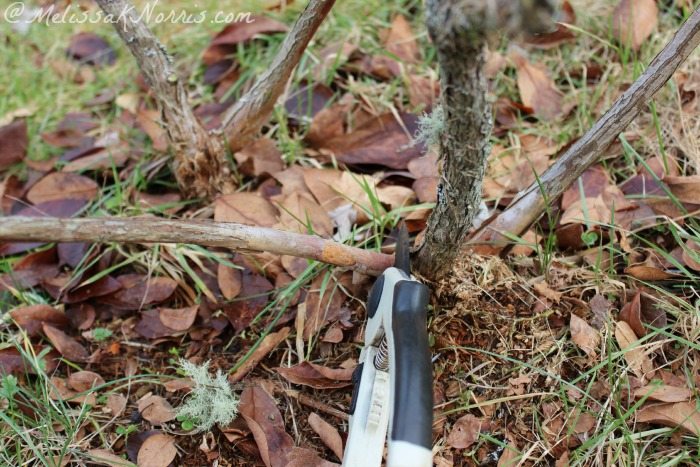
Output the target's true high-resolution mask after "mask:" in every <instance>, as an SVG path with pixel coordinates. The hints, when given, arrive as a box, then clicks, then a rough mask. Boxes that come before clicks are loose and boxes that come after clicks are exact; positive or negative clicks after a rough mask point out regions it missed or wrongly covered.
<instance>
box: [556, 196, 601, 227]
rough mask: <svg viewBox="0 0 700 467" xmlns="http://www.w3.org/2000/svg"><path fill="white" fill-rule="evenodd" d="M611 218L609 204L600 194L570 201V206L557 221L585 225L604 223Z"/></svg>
mask: <svg viewBox="0 0 700 467" xmlns="http://www.w3.org/2000/svg"><path fill="white" fill-rule="evenodd" d="M612 219H613V217H612V212H611V211H610V206H609V204H608V203H606V202H605V200H604V199H603V197H602V196H596V197H595V198H585V199H583V200H581V199H579V200H578V201H574V202H573V203H571V206H569V208H568V209H567V210H566V211H565V212H564V214H563V215H562V216H561V220H560V221H559V223H560V224H561V225H566V224H585V225H594V226H595V225H600V224H603V225H606V224H609V223H610V222H611V220H612Z"/></svg>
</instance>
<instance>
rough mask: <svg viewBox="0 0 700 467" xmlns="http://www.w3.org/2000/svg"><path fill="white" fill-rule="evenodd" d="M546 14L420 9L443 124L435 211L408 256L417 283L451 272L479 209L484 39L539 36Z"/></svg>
mask: <svg viewBox="0 0 700 467" xmlns="http://www.w3.org/2000/svg"><path fill="white" fill-rule="evenodd" d="M552 13H553V9H552V8H551V5H550V2H549V1H548V0H527V1H526V0H521V1H512V0H487V1H484V0H428V2H427V15H426V17H427V19H426V23H427V26H428V32H429V33H430V37H431V39H432V40H433V43H434V44H435V48H436V49H437V58H438V63H439V65H440V88H441V93H440V104H441V107H442V113H443V116H444V124H443V130H442V133H441V135H440V150H439V158H440V162H441V165H442V169H441V170H442V176H441V178H440V185H439V186H438V198H437V203H436V205H435V209H434V210H433V212H432V214H431V215H430V219H429V221H428V228H427V230H426V234H425V238H424V241H423V243H422V244H421V246H420V247H419V248H418V250H417V251H416V253H415V259H416V266H417V268H418V271H419V272H420V273H421V274H422V275H423V276H426V277H428V278H431V279H437V278H439V277H440V275H442V274H443V273H445V272H446V271H448V270H449V269H450V268H451V267H452V263H453V261H454V259H455V257H456V255H457V254H458V252H459V249H460V246H461V245H462V244H463V242H464V240H465V238H466V236H467V233H468V231H469V228H470V227H471V223H472V220H473V218H474V215H475V214H476V213H477V211H478V209H479V204H480V201H481V183H482V180H483V177H484V170H485V167H486V159H487V157H488V155H489V151H490V148H489V136H490V134H491V128H492V126H493V125H492V116H491V106H490V105H489V102H488V100H487V97H486V95H487V83H486V77H485V76H484V72H483V69H484V63H485V55H484V52H485V50H484V47H485V45H486V39H487V35H488V33H489V32H490V31H491V30H492V29H493V28H501V29H506V30H507V31H509V32H514V31H524V30H527V31H532V30H542V29H543V28H546V27H547V26H549V25H551V24H552V23H551V15H552Z"/></svg>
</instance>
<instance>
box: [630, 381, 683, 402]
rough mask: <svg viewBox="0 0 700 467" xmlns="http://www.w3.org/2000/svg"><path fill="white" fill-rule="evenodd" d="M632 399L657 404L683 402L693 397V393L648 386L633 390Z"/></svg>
mask: <svg viewBox="0 0 700 467" xmlns="http://www.w3.org/2000/svg"><path fill="white" fill-rule="evenodd" d="M634 397H636V398H637V399H641V398H644V397H646V398H648V399H650V400H655V401H659V402H684V401H689V400H690V398H691V397H693V391H691V390H690V389H688V388H681V387H677V386H669V385H666V384H649V385H647V386H642V387H641V388H637V389H635V390H634Z"/></svg>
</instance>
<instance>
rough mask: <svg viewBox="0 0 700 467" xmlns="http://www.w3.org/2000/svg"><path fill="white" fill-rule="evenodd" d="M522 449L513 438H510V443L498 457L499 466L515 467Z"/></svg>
mask: <svg viewBox="0 0 700 467" xmlns="http://www.w3.org/2000/svg"><path fill="white" fill-rule="evenodd" d="M520 456H521V454H520V451H519V450H518V445H517V444H515V442H514V441H513V440H509V442H508V445H507V446H506V448H505V449H504V450H503V453H502V454H501V457H499V458H498V465H497V467H515V466H516V465H518V461H519V460H520Z"/></svg>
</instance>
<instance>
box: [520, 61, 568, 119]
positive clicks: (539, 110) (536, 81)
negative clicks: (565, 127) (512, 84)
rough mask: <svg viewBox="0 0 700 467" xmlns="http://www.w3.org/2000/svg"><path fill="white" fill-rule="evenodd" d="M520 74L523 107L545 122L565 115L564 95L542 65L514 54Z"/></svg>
mask: <svg viewBox="0 0 700 467" xmlns="http://www.w3.org/2000/svg"><path fill="white" fill-rule="evenodd" d="M512 57H513V60H514V61H515V67H516V70H517V73H518V78H517V82H518V90H519V91H520V99H521V100H522V102H523V105H525V106H526V107H529V108H531V109H532V111H533V113H534V114H535V115H537V116H538V117H540V118H542V119H544V120H554V119H556V118H558V117H560V116H562V115H563V114H564V113H565V109H564V106H563V102H562V94H561V93H560V92H559V90H558V89H557V88H556V86H555V84H554V81H552V79H551V78H550V77H549V74H548V72H547V71H546V70H545V69H544V68H543V67H542V66H541V65H534V64H532V63H530V62H529V61H528V59H527V58H525V57H524V56H522V55H521V54H519V53H514V54H512Z"/></svg>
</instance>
